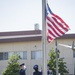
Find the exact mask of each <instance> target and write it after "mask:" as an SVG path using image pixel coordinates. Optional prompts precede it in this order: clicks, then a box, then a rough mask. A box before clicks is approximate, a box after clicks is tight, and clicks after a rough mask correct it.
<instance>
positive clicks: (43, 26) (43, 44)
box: [42, 0, 47, 75]
mask: <svg viewBox="0 0 75 75" xmlns="http://www.w3.org/2000/svg"><path fill="white" fill-rule="evenodd" d="M45 7H46V0H42V51H43V75H47V60H46V59H47V58H46V40H47V39H46V38H47V37H46V19H45Z"/></svg>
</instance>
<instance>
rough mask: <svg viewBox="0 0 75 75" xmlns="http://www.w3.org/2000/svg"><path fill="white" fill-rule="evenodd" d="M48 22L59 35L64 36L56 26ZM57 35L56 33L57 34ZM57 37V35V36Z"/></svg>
mask: <svg viewBox="0 0 75 75" xmlns="http://www.w3.org/2000/svg"><path fill="white" fill-rule="evenodd" d="M47 22H48V23H49V24H50V25H51V26H52V27H53V28H54V30H55V31H56V32H57V33H58V34H59V35H62V34H61V33H60V32H59V31H58V30H57V29H56V28H55V26H54V25H53V24H52V23H51V22H50V21H49V20H47ZM55 34H56V33H55ZM56 35H57V34H56Z"/></svg>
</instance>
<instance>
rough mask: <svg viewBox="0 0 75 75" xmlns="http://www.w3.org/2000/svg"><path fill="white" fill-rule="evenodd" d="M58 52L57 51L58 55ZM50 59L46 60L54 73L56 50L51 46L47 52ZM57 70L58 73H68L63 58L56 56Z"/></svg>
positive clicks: (54, 73)
mask: <svg viewBox="0 0 75 75" xmlns="http://www.w3.org/2000/svg"><path fill="white" fill-rule="evenodd" d="M59 54H60V52H58V55H59ZM48 55H49V57H50V59H49V60H48V67H49V69H51V70H52V71H53V75H56V52H55V51H54V49H53V48H52V50H51V51H50V52H49V54H48ZM58 70H59V73H60V75H65V73H68V70H67V66H66V62H65V61H64V58H58Z"/></svg>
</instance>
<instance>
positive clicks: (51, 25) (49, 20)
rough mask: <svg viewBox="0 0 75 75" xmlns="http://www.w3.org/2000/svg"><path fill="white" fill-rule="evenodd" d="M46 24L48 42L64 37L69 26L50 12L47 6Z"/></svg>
mask: <svg viewBox="0 0 75 75" xmlns="http://www.w3.org/2000/svg"><path fill="white" fill-rule="evenodd" d="M46 24H47V29H48V36H47V39H48V42H51V41H52V40H53V39H55V38H56V37H60V36H62V35H64V34H65V33H66V32H67V31H68V30H69V26H68V25H67V24H66V23H65V22H64V21H63V20H62V19H61V18H60V17H59V16H58V15H56V14H54V13H53V12H52V11H51V9H50V7H49V5H48V4H47V7H46Z"/></svg>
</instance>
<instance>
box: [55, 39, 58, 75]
mask: <svg viewBox="0 0 75 75" xmlns="http://www.w3.org/2000/svg"><path fill="white" fill-rule="evenodd" d="M55 51H56V75H58V48H57V38H56V39H55Z"/></svg>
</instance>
